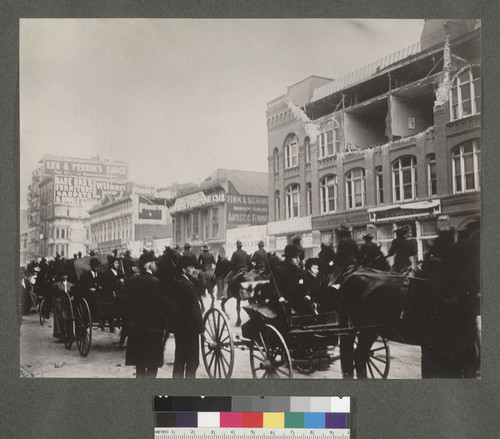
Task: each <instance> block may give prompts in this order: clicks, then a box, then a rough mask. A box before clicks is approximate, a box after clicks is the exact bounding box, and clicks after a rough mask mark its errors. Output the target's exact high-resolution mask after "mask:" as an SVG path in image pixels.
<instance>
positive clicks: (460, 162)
mask: <svg viewBox="0 0 500 439" xmlns="http://www.w3.org/2000/svg"><path fill="white" fill-rule="evenodd" d="M452 172H453V193H460V192H467V191H475V190H479V189H480V176H481V145H480V143H479V141H478V140H471V141H468V142H465V143H463V144H462V145H458V146H457V147H455V148H454V149H453V150H452Z"/></svg>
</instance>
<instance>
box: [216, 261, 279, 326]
mask: <svg viewBox="0 0 500 439" xmlns="http://www.w3.org/2000/svg"><path fill="white" fill-rule="evenodd" d="M279 262H280V258H279V257H278V256H277V255H276V254H275V253H271V252H269V253H267V254H266V266H265V267H264V268H263V269H257V268H252V269H247V268H242V269H241V270H240V271H238V272H237V273H236V274H235V275H234V276H233V277H232V278H231V279H227V278H226V280H225V282H224V283H225V284H226V282H227V286H226V289H227V293H226V294H225V295H224V297H223V298H222V300H221V308H222V311H224V313H225V314H226V315H227V312H226V308H225V305H226V303H227V301H228V300H229V299H231V298H233V297H234V298H235V299H236V312H237V315H238V318H237V320H236V326H240V325H241V314H240V312H241V297H240V285H241V283H242V282H252V281H258V280H269V279H271V277H272V275H273V273H274V270H275V268H276V266H277V265H278V263H279Z"/></svg>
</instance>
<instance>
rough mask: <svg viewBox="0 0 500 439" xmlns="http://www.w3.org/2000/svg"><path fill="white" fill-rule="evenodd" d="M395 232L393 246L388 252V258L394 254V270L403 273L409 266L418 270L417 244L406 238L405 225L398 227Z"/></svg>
mask: <svg viewBox="0 0 500 439" xmlns="http://www.w3.org/2000/svg"><path fill="white" fill-rule="evenodd" d="M394 233H396V238H395V239H393V240H392V243H391V248H390V249H389V253H388V254H387V257H388V258H389V257H391V256H394V263H393V264H392V272H394V273H401V272H403V271H405V270H407V269H408V268H411V269H412V270H413V271H416V270H417V261H416V259H417V258H416V256H417V248H416V246H415V244H414V243H413V242H412V241H410V240H409V239H406V229H405V228H404V227H398V228H397V229H396V230H395V231H394Z"/></svg>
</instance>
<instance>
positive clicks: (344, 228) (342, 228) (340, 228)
mask: <svg viewBox="0 0 500 439" xmlns="http://www.w3.org/2000/svg"><path fill="white" fill-rule="evenodd" d="M351 231H352V227H349V226H347V225H346V224H341V225H340V226H338V227H337V232H351Z"/></svg>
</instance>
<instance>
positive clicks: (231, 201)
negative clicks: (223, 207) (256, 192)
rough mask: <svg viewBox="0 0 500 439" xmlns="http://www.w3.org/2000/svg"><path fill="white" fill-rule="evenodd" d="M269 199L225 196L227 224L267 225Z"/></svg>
mask: <svg viewBox="0 0 500 439" xmlns="http://www.w3.org/2000/svg"><path fill="white" fill-rule="evenodd" d="M268 200H269V197H266V196H253V195H232V194H228V195H227V224H228V225H242V224H248V225H251V226H255V225H261V224H267V222H268V220H269V201H268Z"/></svg>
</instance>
